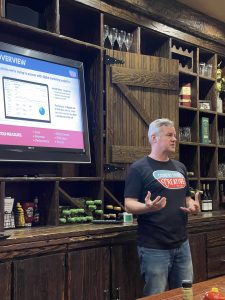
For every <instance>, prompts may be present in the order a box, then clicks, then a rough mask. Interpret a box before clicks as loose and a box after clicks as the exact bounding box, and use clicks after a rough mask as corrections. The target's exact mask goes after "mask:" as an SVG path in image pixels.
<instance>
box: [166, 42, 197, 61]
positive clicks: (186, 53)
mask: <svg viewBox="0 0 225 300" xmlns="http://www.w3.org/2000/svg"><path fill="white" fill-rule="evenodd" d="M171 52H172V53H176V54H179V55H182V56H185V57H189V58H192V59H193V51H188V49H186V50H183V49H182V47H179V49H177V47H176V46H175V45H174V46H173V47H172V48H171Z"/></svg>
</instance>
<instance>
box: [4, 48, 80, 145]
mask: <svg viewBox="0 0 225 300" xmlns="http://www.w3.org/2000/svg"><path fill="white" fill-rule="evenodd" d="M0 90H1V91H2V92H1V93H0V137H1V143H2V144H5V145H21V146H34V147H35V146H36V147H57V148H59V147H60V148H73V149H84V136H83V121H82V105H81V104H82V103H81V95H80V80H79V73H78V69H77V68H73V67H68V66H63V65H60V64H56V63H52V62H47V61H44V60H39V59H34V58H30V57H26V56H22V55H17V54H12V53H8V52H4V51H0Z"/></svg>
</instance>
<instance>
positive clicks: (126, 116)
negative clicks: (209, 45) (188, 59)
mask: <svg viewBox="0 0 225 300" xmlns="http://www.w3.org/2000/svg"><path fill="white" fill-rule="evenodd" d="M106 53H107V54H108V55H109V56H110V57H114V58H116V59H118V60H121V59H122V60H123V61H124V64H119V65H115V64H112V65H110V66H107V67H106V104H105V107H106V115H105V118H106V119H105V121H106V122H105V132H106V143H105V146H106V152H105V153H106V160H105V161H106V163H107V164H116V165H118V166H120V167H122V169H121V171H122V170H123V167H125V166H126V165H124V164H130V163H132V162H134V161H135V160H137V159H139V158H141V157H143V156H145V155H147V154H148V153H149V152H150V149H149V141H148V136H147V132H148V126H149V123H150V122H151V121H153V120H154V119H157V118H160V117H164V118H165V117H166V118H170V119H171V120H173V121H174V122H175V126H176V128H177V129H178V89H179V77H178V61H175V60H172V59H166V58H159V57H152V56H147V55H139V54H135V53H128V52H123V51H122V52H121V51H115V50H113V51H112V50H107V51H106ZM177 155H178V153H176V156H177ZM120 164H121V165H120ZM115 171H116V170H115ZM117 171H120V170H117ZM105 177H106V178H107V179H119V178H120V179H123V178H124V172H111V173H110V172H108V171H107V172H106V174H105Z"/></svg>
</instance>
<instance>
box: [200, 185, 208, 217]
mask: <svg viewBox="0 0 225 300" xmlns="http://www.w3.org/2000/svg"><path fill="white" fill-rule="evenodd" d="M202 190H203V194H202V201H201V205H202V211H208V195H207V193H206V188H205V183H203V184H202Z"/></svg>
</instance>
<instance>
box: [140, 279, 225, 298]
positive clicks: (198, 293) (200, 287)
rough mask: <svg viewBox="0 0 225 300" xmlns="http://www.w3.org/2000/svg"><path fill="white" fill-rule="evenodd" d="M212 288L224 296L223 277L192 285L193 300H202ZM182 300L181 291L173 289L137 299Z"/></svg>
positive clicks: (224, 280)
mask: <svg viewBox="0 0 225 300" xmlns="http://www.w3.org/2000/svg"><path fill="white" fill-rule="evenodd" d="M212 287H218V288H219V291H220V292H221V293H222V294H223V295H225V276H221V277H217V278H214V279H210V280H206V281H203V282H200V283H195V284H194V285H193V295H194V297H193V300H202V297H203V295H204V294H205V292H207V291H210V290H211V288H212ZM164 299H165V300H182V299H183V298H182V289H181V288H179V289H174V290H171V291H167V292H164V293H160V294H157V295H153V296H148V297H144V298H139V299H137V300H164Z"/></svg>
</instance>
